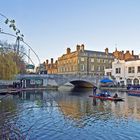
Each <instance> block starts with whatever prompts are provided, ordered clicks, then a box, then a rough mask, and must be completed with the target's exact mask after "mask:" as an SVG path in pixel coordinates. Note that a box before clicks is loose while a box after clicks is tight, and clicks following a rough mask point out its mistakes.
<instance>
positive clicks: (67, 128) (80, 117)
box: [0, 87, 140, 139]
mask: <svg viewBox="0 0 140 140" xmlns="http://www.w3.org/2000/svg"><path fill="white" fill-rule="evenodd" d="M90 94H92V90H90V89H70V88H64V87H63V88H61V89H60V90H59V91H56V90H47V91H27V92H25V91H24V92H21V93H20V94H17V95H15V96H11V95H10V96H8V97H6V98H4V99H3V100H2V101H1V102H0V114H1V116H0V124H1V127H0V139H7V138H8V137H10V138H13V139H14V138H15V137H17V139H19V138H20V139H23V138H24V139H46V138H47V139H56V138H57V139H72V137H76V138H77V139H80V138H82V139H84V138H85V139H92V138H93V136H94V137H95V138H96V139H99V136H100V137H101V138H100V139H108V138H109V136H110V133H111V134H112V135H117V137H118V135H119V136H120V138H122V137H123V138H124V137H126V138H127V137H128V136H129V137H130V135H131V131H132V132H133V133H135V134H138V128H140V98H139V97H132V96H127V94H126V93H124V92H122V93H121V92H118V94H119V96H120V97H123V98H124V100H125V101H124V102H111V101H100V100H98V99H97V100H96V99H94V98H90V97H89V95H90ZM111 94H114V93H111ZM129 123H130V124H131V126H135V127H133V129H130V128H129V129H130V130H129V129H128V124H129ZM95 126H96V127H95ZM112 128H115V129H114V130H112ZM106 129H108V130H111V131H110V132H106V134H108V136H107V137H106V138H104V136H103V135H102V134H99V133H98V132H100V131H106ZM123 129H125V130H126V132H123V133H124V134H123V135H122V132H121V131H122V130H123ZM93 131H95V132H94V134H93ZM97 131H98V132H97ZM116 131H117V134H116ZM79 133H80V136H79ZM64 134H65V135H64ZM71 134H72V136H71ZM50 135H51V137H49V136H50ZM133 138H134V137H133ZM136 138H139V135H136ZM114 139H115V138H114ZM117 139H118V138H117Z"/></svg>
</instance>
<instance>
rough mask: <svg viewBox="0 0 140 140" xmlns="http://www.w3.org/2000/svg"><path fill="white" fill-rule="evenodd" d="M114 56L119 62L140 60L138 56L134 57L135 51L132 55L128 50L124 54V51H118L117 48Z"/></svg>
mask: <svg viewBox="0 0 140 140" xmlns="http://www.w3.org/2000/svg"><path fill="white" fill-rule="evenodd" d="M113 55H114V57H115V58H116V59H118V60H125V61H127V60H137V59H139V56H138V55H134V51H133V50H132V52H131V53H130V52H129V51H128V50H127V51H126V52H125V53H124V51H118V50H117V48H116V50H115V52H113Z"/></svg>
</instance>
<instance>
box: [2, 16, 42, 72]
mask: <svg viewBox="0 0 140 140" xmlns="http://www.w3.org/2000/svg"><path fill="white" fill-rule="evenodd" d="M0 16H2V17H3V18H5V24H8V25H9V27H10V28H12V29H13V30H14V31H15V32H16V35H13V34H10V33H6V32H3V31H2V29H1V28H0V33H1V34H5V35H10V36H13V37H15V38H16V44H17V54H19V46H20V41H21V42H23V43H24V44H25V45H26V46H28V47H29V48H30V49H31V51H32V52H33V53H34V55H35V56H36V58H37V59H38V62H39V71H40V64H41V63H40V59H39V57H38V55H37V54H36V52H35V51H34V50H33V49H32V47H31V46H30V45H29V44H28V43H26V42H25V41H24V40H23V37H24V35H23V34H21V33H20V30H19V29H18V28H17V27H16V26H15V20H9V19H8V18H7V17H6V16H5V15H3V14H1V13H0Z"/></svg>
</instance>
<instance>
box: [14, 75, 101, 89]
mask: <svg viewBox="0 0 140 140" xmlns="http://www.w3.org/2000/svg"><path fill="white" fill-rule="evenodd" d="M102 78H103V77H101V76H100V77H99V76H93V75H78V74H77V75H74V74H38V75H37V74H28V75H17V76H16V79H17V80H20V81H21V82H22V86H23V87H31V86H33V85H34V86H35V85H36V86H38V85H42V86H43V87H60V86H62V85H65V84H67V83H71V84H73V85H74V86H76V87H93V85H94V86H97V87H98V86H99V81H100V79H102Z"/></svg>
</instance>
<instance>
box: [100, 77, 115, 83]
mask: <svg viewBox="0 0 140 140" xmlns="http://www.w3.org/2000/svg"><path fill="white" fill-rule="evenodd" d="M100 82H101V83H112V82H113V80H111V79H109V78H104V79H102V80H101V81H100Z"/></svg>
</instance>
